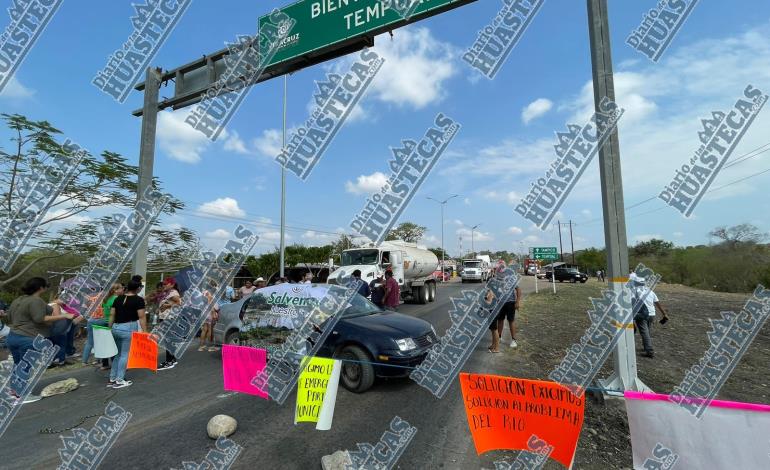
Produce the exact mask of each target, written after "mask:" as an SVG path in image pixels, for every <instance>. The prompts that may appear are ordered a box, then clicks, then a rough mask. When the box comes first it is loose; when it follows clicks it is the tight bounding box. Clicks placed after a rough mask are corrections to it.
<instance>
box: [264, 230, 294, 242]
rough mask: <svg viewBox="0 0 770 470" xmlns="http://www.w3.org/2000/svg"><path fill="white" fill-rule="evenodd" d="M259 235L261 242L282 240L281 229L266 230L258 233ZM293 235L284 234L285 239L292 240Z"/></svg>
mask: <svg viewBox="0 0 770 470" xmlns="http://www.w3.org/2000/svg"><path fill="white" fill-rule="evenodd" d="M257 235H259V242H271V243H274V242H280V241H281V232H280V231H279V230H266V231H264V232H261V233H258V234H257ZM291 238H292V236H291V235H290V234H288V233H285V234H284V239H285V240H290V239H291Z"/></svg>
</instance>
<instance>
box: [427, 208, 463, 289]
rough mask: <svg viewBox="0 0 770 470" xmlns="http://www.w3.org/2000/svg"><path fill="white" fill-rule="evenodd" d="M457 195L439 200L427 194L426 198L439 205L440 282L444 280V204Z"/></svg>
mask: <svg viewBox="0 0 770 470" xmlns="http://www.w3.org/2000/svg"><path fill="white" fill-rule="evenodd" d="M457 196H459V194H453V195H451V196H449V197H448V198H446V199H444V200H443V201H439V200H438V199H433V198H432V197H430V196H428V199H430V200H431V201H435V202H438V203H439V204H440V205H441V280H442V282H443V280H444V255H445V254H446V251H445V250H444V205H445V204H446V203H447V201H449V200H450V199H452V198H455V197H457Z"/></svg>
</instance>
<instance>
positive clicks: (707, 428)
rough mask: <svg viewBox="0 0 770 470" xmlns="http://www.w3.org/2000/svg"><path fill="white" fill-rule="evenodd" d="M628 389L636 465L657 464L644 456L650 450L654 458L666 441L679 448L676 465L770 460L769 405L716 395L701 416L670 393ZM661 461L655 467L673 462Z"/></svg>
mask: <svg viewBox="0 0 770 470" xmlns="http://www.w3.org/2000/svg"><path fill="white" fill-rule="evenodd" d="M624 395H625V398H626V412H627V413H628V427H629V430H630V432H631V448H632V451H633V457H634V468H653V467H651V466H650V465H649V463H647V464H645V461H647V460H650V456H652V457H653V460H654V458H655V457H656V453H655V452H653V450H654V449H661V448H662V446H665V448H666V449H670V450H671V451H673V452H675V453H676V456H677V457H678V458H677V459H676V468H768V467H769V466H770V459H769V458H768V449H767V439H768V436H770V405H757V404H752V403H739V402H732V401H721V400H713V401H711V402H709V403H708V407H707V408H706V410H705V412H704V413H703V415H702V417H701V418H700V419H697V418H695V417H694V416H693V415H692V414H691V413H690V412H689V411H688V410H687V409H686V408H684V407H682V406H679V405H678V404H677V403H674V402H672V401H670V398H669V396H668V395H661V394H657V393H640V392H631V391H627V392H625V393H624ZM688 399H689V400H697V401H704V402H705V401H706V399H702V398H692V397H689V398H688ZM659 444H661V445H662V446H661V445H659ZM672 456H673V454H671V455H669V458H671V457H672ZM661 463H662V464H661V465H658V466H655V467H654V468H670V467H666V464H665V462H661Z"/></svg>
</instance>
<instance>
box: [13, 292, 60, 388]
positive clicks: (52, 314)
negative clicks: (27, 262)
mask: <svg viewBox="0 0 770 470" xmlns="http://www.w3.org/2000/svg"><path fill="white" fill-rule="evenodd" d="M46 289H48V282H47V281H46V280H45V279H43V278H42V277H33V278H30V279H28V280H27V282H26V283H24V287H22V289H21V291H22V293H23V295H22V296H21V297H18V298H16V299H15V300H14V301H13V302H11V306H10V307H8V311H7V312H6V316H7V317H8V326H9V327H10V329H11V331H10V333H8V337H7V338H6V345H7V346H8V349H10V350H11V356H13V363H14V371H13V373H14V374H15V375H16V376H17V377H18V380H11V382H10V384H11V393H12V394H15V395H16V396H17V397H18V396H19V394H20V393H21V390H16V389H14V384H19V383H24V380H23V379H22V377H27V376H28V374H29V371H22V370H21V369H20V367H22V366H21V365H20V364H21V362H22V358H23V357H24V354H25V353H26V352H27V351H29V350H30V349H34V346H33V344H34V340H35V338H36V337H37V336H38V335H39V336H42V337H44V338H45V337H48V336H49V335H50V325H51V323H53V322H55V321H58V320H72V319H73V318H75V316H74V315H72V314H71V313H62V311H61V306H60V305H59V304H58V303H56V304H55V305H48V304H47V303H46V302H45V300H43V299H42V297H41V296H42V294H43V292H45V291H46Z"/></svg>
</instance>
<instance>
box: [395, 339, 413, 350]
mask: <svg viewBox="0 0 770 470" xmlns="http://www.w3.org/2000/svg"><path fill="white" fill-rule="evenodd" d="M396 345H397V346H398V349H399V350H400V351H411V350H412V349H417V344H415V342H414V340H413V339H412V338H404V339H397V340H396Z"/></svg>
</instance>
